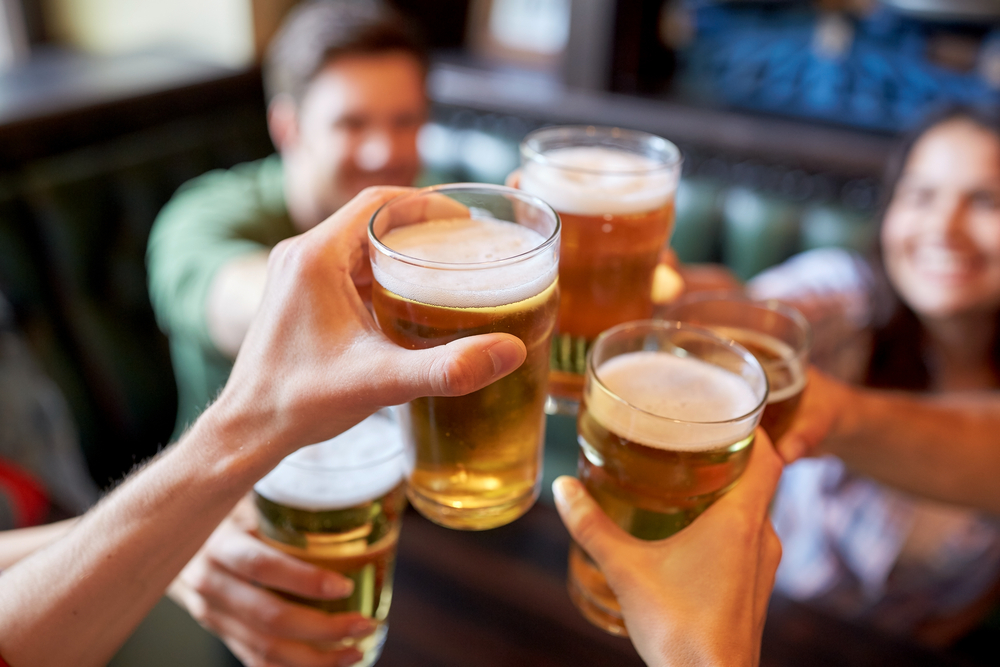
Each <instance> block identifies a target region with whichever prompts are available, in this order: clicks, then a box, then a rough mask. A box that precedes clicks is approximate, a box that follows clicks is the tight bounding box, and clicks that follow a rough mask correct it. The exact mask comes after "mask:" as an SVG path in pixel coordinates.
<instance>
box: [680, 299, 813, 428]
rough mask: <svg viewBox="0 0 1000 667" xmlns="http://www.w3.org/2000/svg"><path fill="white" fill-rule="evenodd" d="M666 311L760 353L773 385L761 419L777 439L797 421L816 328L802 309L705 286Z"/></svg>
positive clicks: (761, 361)
mask: <svg viewBox="0 0 1000 667" xmlns="http://www.w3.org/2000/svg"><path fill="white" fill-rule="evenodd" d="M665 317H666V318H667V319H671V320H678V321H680V322H687V323H689V324H694V325H696V326H699V327H705V328H706V329H711V330H712V331H714V332H715V333H717V334H719V335H720V336H722V337H724V338H732V339H733V340H735V341H736V342H737V343H739V344H740V345H742V346H743V347H745V348H746V349H748V350H750V352H752V353H753V355H754V356H755V357H757V359H758V361H760V363H761V365H762V366H763V367H764V371H765V372H766V373H767V381H768V385H769V386H770V392H769V394H768V397H767V407H766V408H764V416H763V417H761V422H760V425H761V426H763V427H764V430H765V431H767V434H768V435H769V436H770V437H771V442H774V443H777V442H778V441H779V440H780V439H781V437H782V436H783V435H784V434H785V432H786V431H787V430H788V428H789V427H790V426H791V425H792V420H793V419H794V418H795V413H796V411H797V410H798V407H799V402H800V401H801V400H802V391H803V390H804V389H805V388H806V378H807V371H808V365H809V347H810V345H811V343H812V328H811V327H810V326H809V322H808V321H807V320H806V318H805V317H804V316H803V315H802V313H800V312H799V311H797V310H796V309H794V308H792V307H791V306H787V305H785V304H782V303H780V302H778V301H774V300H770V301H754V300H752V299H749V298H747V297H744V296H742V295H739V294H734V293H719V292H701V293H694V294H689V295H687V296H684V297H681V298H680V299H679V300H678V301H676V302H674V303H673V304H671V306H670V308H669V309H667V311H666V314H665Z"/></svg>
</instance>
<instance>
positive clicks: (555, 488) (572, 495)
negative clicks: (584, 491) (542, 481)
mask: <svg viewBox="0 0 1000 667" xmlns="http://www.w3.org/2000/svg"><path fill="white" fill-rule="evenodd" d="M552 495H553V496H554V497H555V499H556V502H557V503H559V504H560V505H568V504H569V503H571V502H573V501H574V500H576V498H577V496H579V495H580V485H579V484H578V483H577V482H576V480H574V479H573V478H572V477H565V476H564V477H557V478H556V480H555V481H554V482H552Z"/></svg>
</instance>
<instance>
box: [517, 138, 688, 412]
mask: <svg viewBox="0 0 1000 667" xmlns="http://www.w3.org/2000/svg"><path fill="white" fill-rule="evenodd" d="M521 154H522V171H521V176H520V187H521V189H523V190H525V191H526V192H530V193H531V194H534V195H536V196H538V197H540V198H542V199H544V200H545V201H547V202H548V203H549V204H551V205H552V207H553V208H555V209H556V210H557V211H558V212H559V215H560V217H561V219H562V247H561V251H560V263H559V286H560V290H561V303H560V307H559V323H558V326H557V335H556V338H555V339H554V341H553V351H552V370H553V374H552V387H551V389H550V391H551V393H552V394H553V395H554V396H560V397H562V398H565V399H568V400H569V401H571V402H572V401H578V400H579V398H580V392H581V390H582V387H583V373H584V367H585V359H586V350H587V348H588V346H589V345H590V343H591V341H593V339H594V338H596V337H597V335H598V334H599V333H600V332H602V331H604V330H605V329H608V328H610V327H612V326H614V325H616V324H621V323H622V322H628V321H631V320H637V319H645V318H648V317H650V316H651V315H652V313H653V300H652V290H653V274H654V271H655V269H656V266H657V263H658V261H659V257H660V253H661V252H662V250H663V248H664V247H665V246H666V244H667V241H668V240H669V238H670V232H671V231H672V229H673V222H674V192H675V190H676V187H677V179H678V176H679V173H680V154H679V152H678V151H677V148H676V147H675V146H674V145H673V144H671V143H670V142H668V141H666V140H664V139H661V138H660V137H656V136H653V135H649V134H645V133H641V132H630V131H626V130H620V129H618V128H593V127H586V128H584V127H562V128H547V129H543V130H539V131H537V132H534V133H532V134H530V135H528V137H526V138H525V140H524V142H523V143H522V145H521ZM567 407H570V409H571V406H570V405H569V404H567Z"/></svg>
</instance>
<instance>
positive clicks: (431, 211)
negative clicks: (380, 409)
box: [369, 184, 559, 530]
mask: <svg viewBox="0 0 1000 667" xmlns="http://www.w3.org/2000/svg"><path fill="white" fill-rule="evenodd" d="M369 239H370V241H371V243H370V256H371V262H372V272H373V274H374V278H375V284H374V285H373V290H372V305H373V307H374V311H375V317H376V319H377V320H378V324H379V327H380V328H381V330H382V332H383V333H384V334H385V335H386V336H387V337H388V338H389V339H390V340H392V341H393V342H395V343H396V344H398V345H400V346H402V347H404V348H408V349H423V348H429V347H433V346H437V345H445V344H447V343H449V342H451V341H454V340H456V339H459V338H463V337H465V336H472V335H476V334H484V333H492V332H503V333H509V334H513V335H515V336H517V337H518V338H520V339H521V341H523V343H524V345H525V347H526V348H527V358H526V359H525V361H524V363H523V364H522V365H521V367H520V368H518V369H517V370H516V371H514V372H513V373H511V374H510V375H508V376H506V377H504V378H502V379H501V380H498V381H497V382H495V383H493V384H492V385H489V386H487V387H485V388H483V389H480V390H479V391H475V392H473V393H471V394H468V395H465V396H456V397H429V398H421V399H417V400H415V401H411V402H410V403H409V404H407V405H406V406H403V407H402V409H401V415H402V422H403V427H404V431H405V433H406V438H407V440H408V447H407V455H408V473H409V485H408V487H407V494H408V496H409V499H410V502H411V503H412V504H413V506H414V507H415V508H416V509H417V510H419V511H420V513H421V514H423V515H424V516H426V517H427V518H429V519H430V520H432V521H434V522H436V523H439V524H441V525H443V526H447V527H451V528H461V529H466V530H483V529H487V528H494V527H496V526H501V525H504V524H506V523H510V522H511V521H513V520H514V519H516V518H517V517H519V516H521V515H522V514H524V512H526V511H527V510H528V509H529V508H530V507H531V505H532V504H534V502H535V499H536V498H537V497H538V492H539V484H540V476H541V455H542V445H543V442H544V424H545V422H544V420H545V414H544V405H545V399H546V395H547V391H548V372H549V349H550V339H551V336H552V331H553V328H554V326H555V320H556V312H557V307H558V302H559V291H558V290H559V288H558V280H557V270H558V261H559V218H558V216H557V215H556V214H555V212H554V211H553V210H552V209H551V208H549V207H548V206H547V205H546V204H545V203H544V202H542V201H541V200H539V199H538V198H537V197H533V196H531V195H529V194H526V193H524V192H521V191H518V190H513V189H511V188H504V187H500V186H489V185H461V184H459V185H447V186H437V187H433V188H426V189H424V190H419V191H416V192H413V193H411V194H407V195H403V196H401V197H398V198H396V199H394V200H392V201H390V202H388V203H386V204H385V205H384V206H383V207H382V208H380V209H379V210H378V211H377V212H376V214H375V215H374V216H373V217H372V221H371V224H370V226H369Z"/></svg>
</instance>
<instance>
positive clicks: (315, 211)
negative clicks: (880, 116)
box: [147, 1, 427, 439]
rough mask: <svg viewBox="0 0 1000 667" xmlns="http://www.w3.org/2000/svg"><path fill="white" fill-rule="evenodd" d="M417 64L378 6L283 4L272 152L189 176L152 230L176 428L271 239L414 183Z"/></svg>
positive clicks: (415, 51)
mask: <svg viewBox="0 0 1000 667" xmlns="http://www.w3.org/2000/svg"><path fill="white" fill-rule="evenodd" d="M426 70H427V54H426V51H425V50H424V47H423V44H422V42H421V41H420V40H419V38H418V37H417V36H416V35H415V34H414V33H413V32H412V31H411V30H410V28H409V27H408V26H407V24H406V23H404V22H403V20H402V19H401V18H400V17H399V16H397V15H396V14H395V13H393V12H391V11H390V10H388V9H386V8H385V7H384V6H382V5H380V4H376V3H367V2H333V1H319V2H309V3H306V4H304V5H302V6H300V7H298V8H297V9H296V10H295V11H293V13H292V14H290V16H289V18H288V20H287V21H286V23H285V25H284V26H283V27H282V29H281V31H280V32H279V33H278V35H277V36H276V37H275V39H274V41H273V43H272V45H271V48H270V50H269V52H268V54H267V57H266V60H265V63H264V78H265V86H266V89H267V94H268V100H269V102H268V118H267V120H268V129H269V131H270V133H271V138H272V140H273V141H274V145H275V147H276V148H277V154H276V155H273V156H271V157H269V158H266V159H264V160H260V161H258V162H252V163H247V164H242V165H238V166H236V167H234V168H233V169H230V170H228V171H215V172H211V173H208V174H205V175H204V176H201V177H200V178H197V179H195V180H193V181H191V182H189V183H187V184H185V185H184V186H183V187H182V188H181V189H180V190H179V191H178V192H177V194H176V195H175V196H174V198H173V199H172V200H171V201H170V202H169V203H168V204H167V206H166V207H164V209H163V211H162V212H161V213H160V216H159V218H158V219H157V221H156V224H155V226H154V227H153V230H152V233H151V235H150V240H149V248H148V253H147V260H148V268H149V288H150V297H151V300H152V303H153V307H154V310H155V311H156V316H157V319H158V321H159V324H160V327H161V328H162V329H163V331H164V332H165V333H166V334H167V336H169V338H170V347H171V355H172V358H173V363H174V372H175V375H176V378H177V385H178V393H179V396H178V399H179V400H178V404H179V405H178V415H177V424H176V429H175V432H174V439H177V438H178V437H179V436H180V435H181V433H182V431H183V429H184V428H185V427H186V426H187V425H189V424H191V423H193V421H194V420H195V418H196V417H197V416H198V414H200V413H201V411H202V410H203V409H204V408H205V406H207V405H208V404H209V402H211V400H212V399H213V398H214V397H215V396H216V395H217V393H218V392H219V390H220V389H221V388H222V386H223V385H224V384H225V382H226V379H227V378H228V377H229V372H230V370H231V369H232V360H233V359H234V358H235V357H236V353H237V352H238V350H239V348H240V344H241V343H242V342H243V338H244V336H245V334H246V331H247V328H248V326H249V324H250V320H251V319H252V318H253V316H254V314H255V313H256V311H257V308H258V306H259V304H260V301H261V295H262V294H263V289H264V280H265V277H266V273H267V256H268V253H269V252H270V250H271V248H272V247H274V245H276V244H277V243H278V242H279V241H282V240H283V239H286V238H289V237H291V236H294V235H296V234H299V233H302V232H304V231H307V230H309V229H311V228H312V227H314V226H315V225H317V224H319V222H320V221H322V220H324V219H325V218H326V217H328V216H329V215H331V214H332V213H334V212H335V211H337V210H338V209H339V208H340V207H341V206H343V205H344V204H345V203H346V202H348V201H349V200H350V199H351V198H352V197H354V196H355V195H356V194H358V193H359V192H360V191H361V190H363V189H364V188H365V187H368V186H370V185H411V184H412V183H413V180H414V179H415V178H416V176H417V172H418V170H419V167H420V164H419V160H418V155H417V146H416V141H417V132H418V130H419V129H420V126H421V125H422V124H423V122H424V120H425V117H426V113H427V99H426V95H425V92H424V80H425V77H426Z"/></svg>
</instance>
